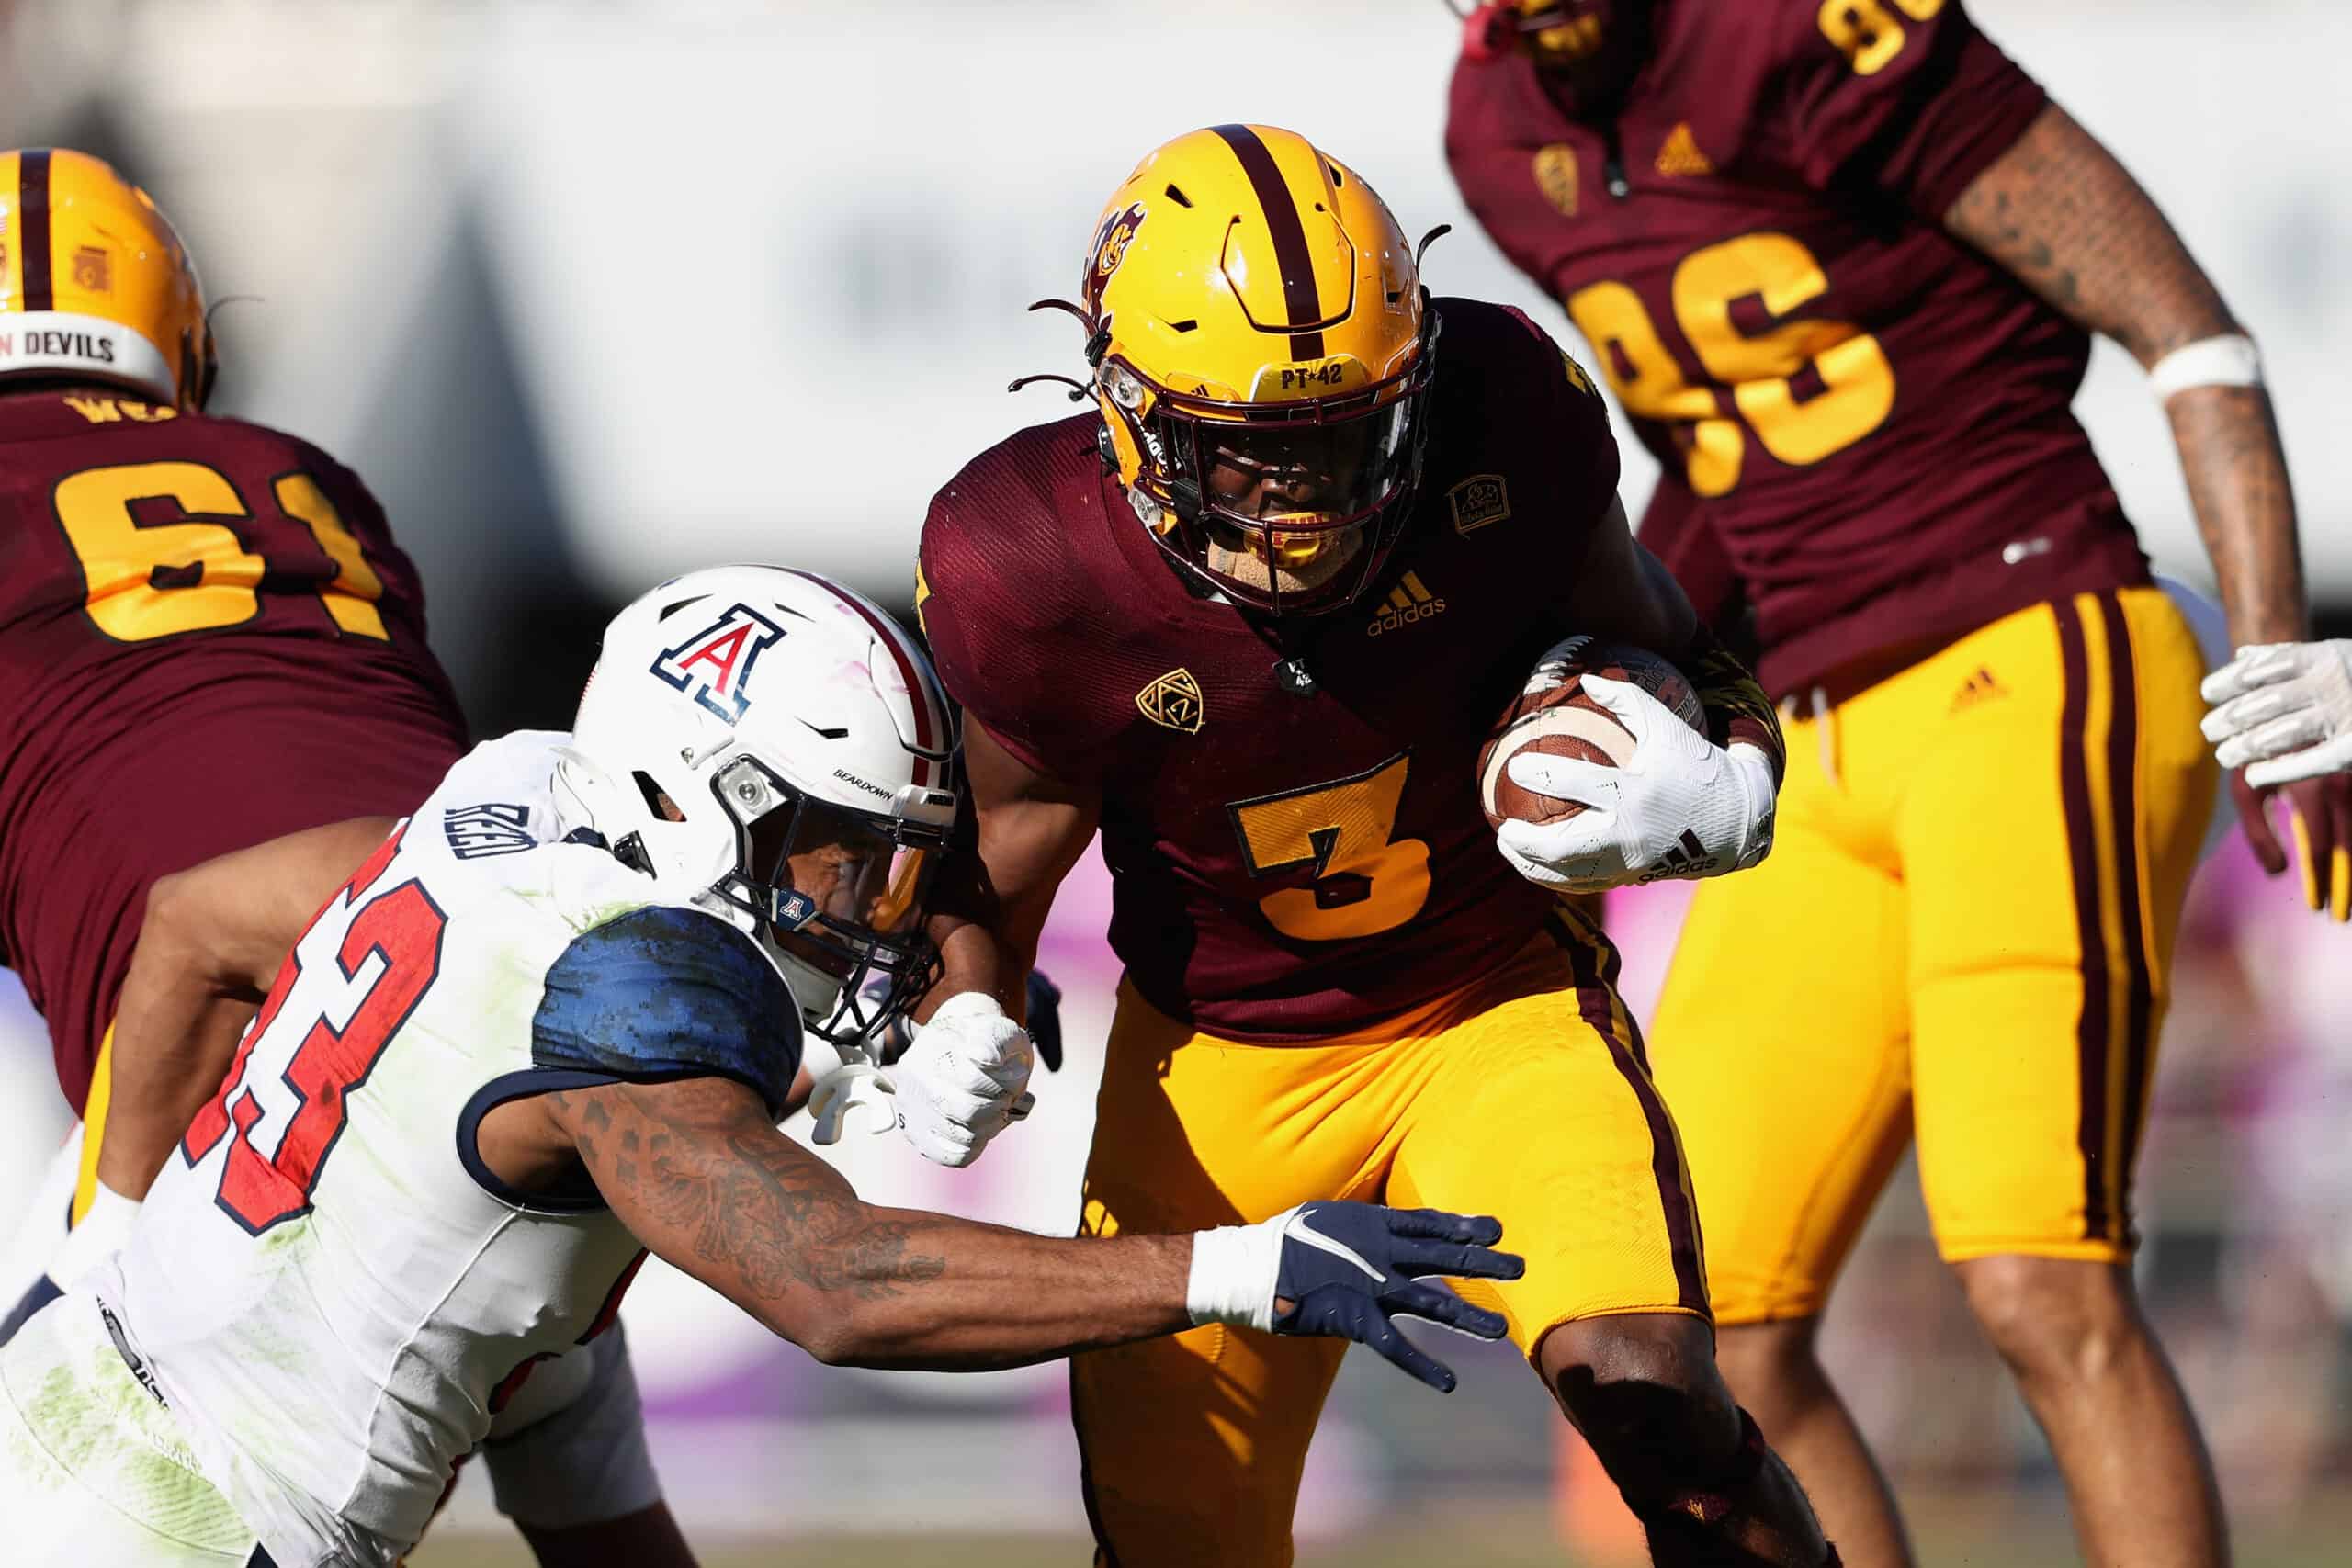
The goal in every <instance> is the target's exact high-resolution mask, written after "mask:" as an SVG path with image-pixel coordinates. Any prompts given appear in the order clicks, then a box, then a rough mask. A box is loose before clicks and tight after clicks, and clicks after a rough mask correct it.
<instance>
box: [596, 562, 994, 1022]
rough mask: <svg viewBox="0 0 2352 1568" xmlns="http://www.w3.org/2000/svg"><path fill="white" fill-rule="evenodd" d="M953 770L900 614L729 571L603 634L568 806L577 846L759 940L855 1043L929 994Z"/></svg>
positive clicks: (837, 594)
mask: <svg viewBox="0 0 2352 1568" xmlns="http://www.w3.org/2000/svg"><path fill="white" fill-rule="evenodd" d="M955 766H956V738H955V735H954V730H953V723H952V720H951V719H950V717H949V715H948V707H947V699H946V696H945V694H944V693H943V692H942V691H941V689H940V685H939V679H938V677H937V676H936V675H934V674H933V673H932V669H931V665H930V662H929V661H928V660H925V659H924V657H923V655H922V649H919V648H918V647H916V645H915V642H914V639H913V638H912V637H909V636H908V635H907V633H906V632H904V631H902V630H901V629H899V626H898V624H897V623H896V622H895V621H893V620H892V619H891V618H890V617H889V615H887V614H885V613H884V612H883V611H882V610H881V609H880V608H878V607H877V606H876V605H875V604H873V603H872V602H871V601H869V600H867V599H865V598H864V597H862V596H861V595H859V594H856V593H854V592H851V591H850V590H848V589H846V588H843V587H842V586H841V585H840V584H839V583H836V582H832V581H827V580H826V579H824V578H822V577H819V576H817V575H815V574H814V573H812V572H805V571H790V570H785V569H783V568H780V567H770V566H726V567H714V568H711V569H710V570H707V571H695V572H689V573H687V574H686V575H685V576H684V577H679V578H673V579H672V580H671V581H668V582H665V583H663V584H662V586H661V587H659V588H656V589H655V590H653V592H650V593H648V594H646V595H645V596H644V597H643V598H641V599H639V600H638V601H637V602H636V603H635V604H631V605H629V606H628V608H627V609H625V610H623V611H622V612H621V613H620V614H619V615H616V616H614V617H613V621H612V624H611V625H610V626H606V627H605V643H604V651H603V653H602V655H601V656H600V657H599V658H598V660H597V661H596V669H595V671H594V673H593V674H592V675H590V677H589V679H588V687H587V690H585V691H584V692H582V694H581V697H580V713H579V716H578V717H577V718H576V719H575V720H574V721H573V725H572V743H571V747H570V748H569V749H568V750H566V752H565V753H564V757H563V760H562V761H561V763H560V765H559V767H558V769H557V773H556V784H557V792H556V794H557V800H558V804H559V807H560V810H561V813H562V815H563V818H564V823H563V825H564V827H565V829H566V830H567V831H571V830H576V829H581V828H586V829H592V830H593V831H594V833H596V834H597V835H599V836H600V837H602V839H603V840H605V843H606V844H607V845H609V846H610V848H611V849H612V851H613V852H614V853H615V854H616V855H618V856H620V857H621V858H622V859H623V860H624V861H627V862H628V863H630V864H631V865H634V866H636V867H638V868H639V870H642V871H644V872H646V873H647V874H650V875H651V876H652V877H653V878H654V879H655V880H656V882H657V883H658V884H659V885H660V886H661V889H662V896H664V897H668V898H671V899H673V900H675V901H676V902H679V903H686V904H692V905H694V906H695V907H696V908H703V909H707V910H708V911H710V912H711V913H713V914H717V915H718V916H720V917H722V918H723V919H728V920H730V921H732V922H733V923H734V924H735V925H737V926H738V927H739V928H741V930H743V931H749V932H750V933H752V935H753V936H755V937H757V938H758V939H759V941H760V942H761V943H762V945H763V946H764V947H765V948H766V949H767V951H768V953H769V955H770V956H771V957H772V958H774V959H775V963H776V966H777V967H778V969H780V970H781V971H782V972H783V974H784V976H785V978H786V980H787V981H788V982H789V983H790V984H791V987H792V991H793V995H794V997H795V998H796V999H797V1001H798V1002H799V1004H800V1010H801V1012H802V1014H803V1016H804V1017H805V1019H806V1020H807V1021H808V1023H809V1027H810V1028H811V1029H813V1030H815V1031H817V1032H819V1033H820V1034H823V1035H825V1036H826V1037H827V1038H828V1039H831V1040H835V1041H842V1042H849V1041H854V1040H857V1039H859V1038H862V1037H863V1036H865V1034H867V1033H869V1032H872V1031H873V1030H875V1029H876V1028H878V1027H879V1026H880V1025H881V1024H882V1023H883V1022H884V1021H887V1020H888V1018H889V1017H890V1016H891V1014H892V1013H893V1012H894V1011H895V1010H897V1009H899V1007H902V1006H904V1005H906V1003H908V1002H909V1001H910V1000H911V999H912V998H913V997H914V995H915V994H916V993H917V992H918V991H919V989H920V988H921V987H922V985H923V984H924V983H925V981H926V980H927V979H928V977H929V975H930V971H931V968H932V964H933V959H934V957H935V955H934V954H933V951H932V949H931V946H930V944H929V942H927V941H926V940H925V939H924V936H923V921H924V915H925V912H926V911H925V900H926V899H927V897H928V896H929V891H930V884H931V880H932V877H933V873H934V871H935V869H936V866H937V864H938V862H939V860H940V858H941V852H942V851H944V849H945V847H946V843H947V836H948V833H949V832H950V830H951V829H953V828H954V827H955V824H956V778H955ZM876 976H888V978H889V984H888V985H887V986H876V985H872V984H870V982H871V981H872V980H873V979H874V978H875V977H876Z"/></svg>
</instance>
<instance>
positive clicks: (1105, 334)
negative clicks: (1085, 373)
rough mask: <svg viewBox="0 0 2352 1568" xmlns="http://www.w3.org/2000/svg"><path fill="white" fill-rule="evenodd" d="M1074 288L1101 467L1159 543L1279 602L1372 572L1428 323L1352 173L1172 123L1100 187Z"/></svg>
mask: <svg viewBox="0 0 2352 1568" xmlns="http://www.w3.org/2000/svg"><path fill="white" fill-rule="evenodd" d="M1080 298H1081V299H1083V301H1084V305H1083V308H1082V309H1081V308H1079V307H1065V308H1066V309H1070V310H1072V311H1073V313H1075V314H1078V315H1080V318H1081V319H1082V320H1083V321H1085V323H1086V328H1087V334H1088V337H1087V350H1086V352H1087V359H1088V362H1089V364H1090V365H1091V367H1093V371H1094V379H1093V382H1092V385H1091V388H1090V390H1091V391H1092V393H1093V394H1094V399H1095V401H1096V403H1097V405H1098V406H1099V407H1100V408H1101V410H1102V412H1103V434H1102V444H1103V461H1104V463H1105V465H1106V466H1108V467H1109V468H1112V469H1114V471H1115V472H1116V473H1117V475H1118V478H1119V481H1120V482H1121V483H1122V484H1123V485H1125V487H1126V490H1127V493H1128V496H1129V498H1130V500H1131V501H1132V502H1133V504H1134V506H1135V509H1136V514H1137V515H1138V516H1139V517H1141V518H1142V519H1143V521H1144V523H1145V525H1146V526H1148V528H1149V529H1150V530H1151V534H1152V536H1153V538H1154V539H1155V540H1157V541H1158V542H1159V547H1160V548H1161V549H1163V550H1165V551H1166V552H1167V553H1168V554H1169V555H1170V557H1171V558H1173V559H1174V560H1175V561H1176V562H1177V563H1178V565H1180V566H1181V567H1182V569H1183V570H1185V571H1187V572H1189V573H1191V574H1192V575H1193V577H1194V578H1195V579H1197V580H1199V581H1203V582H1204V583H1205V584H1206V585H1208V586H1209V587H1211V588H1213V589H1214V590H1216V592H1220V593H1223V594H1225V595H1227V597H1228V598H1231V599H1233V600H1235V601H1236V602H1238V603H1240V604H1246V605H1249V606H1251V607H1253V608H1256V609H1259V610H1263V611H1266V612H1269V613H1272V614H1277V615H1283V614H1287V615H1311V614H1319V613H1322V612H1326V611H1329V610H1335V609H1338V608H1339V607H1340V605H1342V604H1347V603H1348V602H1350V601H1351V600H1352V599H1354V598H1355V597H1356V596H1357V595H1359V594H1360V593H1362V592H1363V591H1364V590H1365V589H1366V588H1367V587H1369V586H1370V585H1371V584H1372V582H1373V581H1374V578H1376V577H1377V576H1378V575H1379V571H1380V568H1381V565H1382V563H1383V562H1384V561H1385V559H1386V558H1387V556H1388V553H1389V551H1390V549H1391V548H1392V547H1394V546H1395V544H1396V542H1397V534H1398V533H1399V531H1400V530H1401V529H1402V528H1403V526H1404V523H1405V518H1406V515H1407V514H1408V513H1409V512H1410V511H1411V508H1412V502H1413V497H1414V492H1415V491H1416V490H1417V488H1418V487H1419V480H1420V467H1421V449H1422V446H1423V445H1424V442H1425V439H1426V436H1427V420H1426V418H1425V415H1424V412H1423V411H1424V405H1425V404H1426V403H1427V401H1428V398H1429V389H1430V377H1431V373H1432V366H1433V362H1434V349H1435V340H1436V336H1437V317H1436V313H1435V312H1434V311H1433V310H1430V307H1429V304H1428V301H1427V299H1426V298H1425V296H1424V294H1423V291H1422V288H1421V283H1420V275H1419V266H1418V265H1416V258H1415V255H1414V251H1413V247H1412V246H1411V245H1410V244H1409V243H1407V241H1406V239H1405V236H1404V233H1403V231H1400V230H1399V229H1398V228H1397V220H1396V219H1395V218H1394V217H1392V216H1391V215H1390V213H1389V211H1388V209H1387V207H1386V205H1385V203H1383V202H1382V201H1381V199H1380V197H1378V196H1377V195H1376V194H1374V191H1373V189H1372V187H1371V186H1367V185H1366V184H1364V182H1363V179H1362V178H1361V177H1360V176H1358V175H1357V174H1356V173H1355V171H1353V170H1352V169H1350V168H1348V167H1347V166H1346V165H1344V164H1340V162H1338V161H1337V160H1336V159H1333V158H1331V157H1329V156H1327V155H1326V154H1324V153H1323V152H1319V151H1317V149H1316V148H1315V147H1314V146H1313V145H1311V144H1310V143H1309V142H1308V141H1306V138H1304V137H1302V136H1299V135H1296V134H1295V133H1294V132H1291V131H1287V130H1274V129H1272V127H1269V126H1261V125H1220V126H1216V127H1213V128H1211V129H1209V130H1195V131H1193V132H1191V133H1190V134H1189V135H1185V136H1180V137H1178V138H1177V139H1176V140H1175V141H1170V142H1169V143H1168V144H1167V145H1166V146H1164V147H1161V148H1159V150H1158V151H1157V152H1152V153H1150V154H1149V155H1148V156H1147V157H1146V158H1145V159H1144V161H1143V162H1142V163H1141V164H1137V165H1136V171H1135V173H1133V174H1132V175H1128V176H1127V179H1126V183H1125V184H1124V185H1122V186H1120V187H1119V188H1118V190H1117V191H1115V192H1114V193H1113V195H1112V197H1111V200H1110V203H1109V205H1108V206H1107V207H1105V208H1104V209H1103V216H1102V218H1101V220H1099V221H1098V222H1097V223H1096V224H1095V228H1094V241H1093V243H1092V244H1091V246H1089V247H1088V250H1087V253H1086V272H1085V278H1084V282H1083V284H1082V285H1081V293H1080Z"/></svg>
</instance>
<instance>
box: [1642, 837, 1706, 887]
mask: <svg viewBox="0 0 2352 1568" xmlns="http://www.w3.org/2000/svg"><path fill="white" fill-rule="evenodd" d="M1714 869H1715V857H1714V856H1713V855H1711V854H1709V853H1707V847H1706V846H1705V845H1704V844H1702V843H1701V842H1700V841H1699V835H1698V834H1696V833H1694V832H1692V831H1691V829H1688V828H1685V829H1682V838H1681V840H1680V841H1679V842H1678V843H1672V844H1668V845H1667V846H1666V853H1664V854H1662V855H1660V856H1658V861H1657V864H1656V865H1654V866H1652V867H1650V869H1649V870H1647V871H1645V872H1644V873H1642V874H1641V876H1640V877H1639V878H1638V880H1639V881H1641V882H1643V883H1645V884H1646V883H1651V882H1664V881H1666V880H1667V879H1668V877H1673V876H1696V875H1698V874H1701V873H1702V872H1709V871H1713V870H1714Z"/></svg>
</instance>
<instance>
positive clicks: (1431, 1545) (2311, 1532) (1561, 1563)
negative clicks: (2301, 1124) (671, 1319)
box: [411, 1492, 2352, 1568]
mask: <svg viewBox="0 0 2352 1568" xmlns="http://www.w3.org/2000/svg"><path fill="white" fill-rule="evenodd" d="M1912 1522H1913V1526H1914V1529H1915V1530H1916V1532H1917V1546H1918V1555H1919V1560H1920V1561H1921V1562H1923V1563H1925V1564H1928V1565H1930V1568H2071V1565H2072V1564H2074V1563H2075V1562H2076V1561H2077V1558H2076V1556H2075V1543H2074V1538H2073V1536H2072V1535H2071V1534H2070V1533H2069V1532H2068V1530H2067V1528H2066V1522H2065V1519H2064V1516H2063V1515H2062V1513H2061V1512H2060V1511H2059V1509H2058V1508H2057V1506H2055V1505H2054V1504H2053V1503H2052V1502H2050V1501H2047V1500H2044V1499H2041V1498H2040V1497H2034V1496H2021V1495H2018V1494H2013V1493H2003V1492H1991V1493H1982V1494H1973V1495H1944V1496H1938V1497H1931V1498H1929V1497H1922V1498H1915V1499H1914V1502H1913V1505H1912ZM689 1527H690V1529H691V1521H689ZM2347 1536H2352V1497H2346V1498H2344V1499H2340V1500H2339V1501H2338V1502H2336V1503H2335V1505H2333V1506H2330V1507H2328V1508H2327V1509H2325V1510H2324V1511H2322V1512H2318V1513H2314V1514H2313V1515H2312V1517H2307V1518H2304V1519H2301V1520H2299V1521H2297V1522H2296V1523H2295V1524H2294V1525H2292V1526H2291V1527H2281V1526H2261V1527H2252V1528H2247V1529H2241V1530H2240V1531H2239V1532H2238V1538H2239V1539H2238V1557H2237V1561H2238V1565H2239V1568H2341V1565H2342V1564H2343V1562H2345V1561H2346V1548H2345V1541H2346V1539H2347ZM696 1550H697V1551H698V1552H699V1553H700V1556H701V1559H702V1563H703V1568H886V1565H887V1568H933V1565H934V1564H935V1565H937V1568H1040V1565H1043V1568H1054V1565H1061V1568H1082V1565H1083V1564H1084V1563H1085V1562H1086V1560H1087V1552H1086V1545H1085V1543H1084V1542H1083V1541H1080V1540H1072V1539H1070V1538H1069V1537H1065V1536H992V1537H988V1538H984V1539H982V1540H978V1541H974V1542H971V1543H968V1544H966V1543H959V1542H956V1541H955V1540H950V1539H949V1538H947V1537H944V1536H914V1537H891V1536H860V1537H845V1536H823V1537H810V1538H808V1539H805V1540H794V1541H789V1542H771V1543H762V1542H757V1541H743V1540H735V1541H716V1540H714V1541H707V1542H698V1543H697V1547H696ZM411 1562H412V1563H413V1568H530V1562H531V1559H530V1555H529V1553H527V1552H526V1551H524V1550H523V1549H522V1547H521V1545H520V1544H519V1543H518V1542H516V1541H515V1540H512V1539H506V1540H501V1539H499V1538H496V1537H492V1536H447V1537H439V1538H436V1539H434V1540H429V1541H427V1542H426V1544H425V1545H424V1548H423V1549H422V1550H420V1551H418V1552H417V1553H416V1555H415V1557H414V1558H413V1559H412V1560H411ZM1433 1562H1442V1563H1447V1564H1463V1565H1465V1568H1537V1565H1539V1564H1541V1565H1542V1568H1600V1565H1598V1564H1579V1563H1577V1562H1576V1561H1575V1560H1572V1559H1570V1558H1569V1557H1568V1556H1567V1555H1566V1553H1565V1551H1563V1550H1562V1549H1561V1548H1560V1547H1559V1546H1558V1545H1557V1544H1556V1543H1555V1541H1554V1540H1553V1539H1552V1536H1551V1533H1550V1529H1549V1523H1548V1518H1547V1516H1546V1514H1545V1512H1544V1509H1543V1507H1542V1506H1540V1505H1529V1504H1507V1505H1499V1506H1495V1507H1491V1508H1477V1509H1472V1508H1463V1509H1461V1510H1459V1511H1446V1512H1440V1513H1436V1514H1432V1513H1431V1512H1430V1511H1428V1510H1417V1511H1416V1515H1415V1517H1413V1519H1412V1520H1411V1521H1410V1522H1404V1521H1400V1522H1399V1523H1398V1524H1397V1526H1396V1527H1395V1528H1384V1529H1379V1530H1377V1531H1376V1532H1374V1533H1373V1534H1371V1535H1367V1536H1364V1537H1361V1538H1356V1539H1352V1540H1340V1541H1329V1542H1325V1543H1323V1544H1321V1545H1319V1546H1316V1547H1311V1548H1307V1549H1303V1550H1302V1551H1300V1552H1299V1556H1298V1568H1341V1565H1342V1564H1344V1565H1345V1568H1428V1565H1429V1564H1430V1563H1433ZM616 1568H625V1565H617V1564H616ZM1609 1568H1619V1565H1618V1564H1613V1563H1612V1564H1610V1565H1609Z"/></svg>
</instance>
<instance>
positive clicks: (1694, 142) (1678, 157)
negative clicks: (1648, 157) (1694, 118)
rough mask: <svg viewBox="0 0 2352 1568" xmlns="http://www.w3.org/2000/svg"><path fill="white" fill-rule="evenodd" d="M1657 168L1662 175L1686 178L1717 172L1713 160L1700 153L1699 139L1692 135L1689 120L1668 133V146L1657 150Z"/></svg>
mask: <svg viewBox="0 0 2352 1568" xmlns="http://www.w3.org/2000/svg"><path fill="white" fill-rule="evenodd" d="M1656 167H1657V172H1658V173H1659V174H1661V175H1682V176H1686V177H1688V176H1696V175H1712V174H1713V173H1714V172H1715V165H1714V162H1713V160H1712V159H1710V158H1709V157H1708V156H1707V155H1706V154H1705V153H1704V152H1700V151H1699V139H1698V138H1697V137H1695V136H1693V135H1691V122H1690V121H1689V120H1687V119H1686V120H1683V121H1681V122H1679V124H1677V125H1676V126H1675V128H1674V129H1673V130H1670V131H1668V132H1667V136H1666V145H1665V146H1663V147H1660V148H1659V149H1658V150H1657V165H1656Z"/></svg>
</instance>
